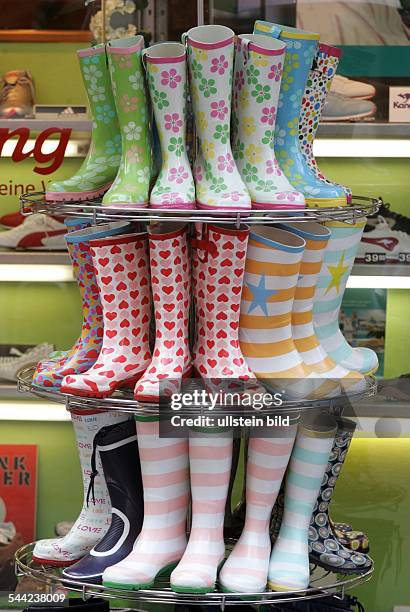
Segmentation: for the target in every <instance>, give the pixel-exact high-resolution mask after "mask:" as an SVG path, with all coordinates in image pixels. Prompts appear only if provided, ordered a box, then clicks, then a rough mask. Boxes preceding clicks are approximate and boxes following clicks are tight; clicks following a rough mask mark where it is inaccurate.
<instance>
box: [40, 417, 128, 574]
mask: <svg viewBox="0 0 410 612" xmlns="http://www.w3.org/2000/svg"><path fill="white" fill-rule="evenodd" d="M71 420H72V423H73V427H74V432H75V437H76V442H77V449H78V454H79V457H80V464H81V473H82V480H83V489H84V501H83V507H82V509H81V512H80V515H79V517H78V518H77V520H76V521H75V523H74V525H73V527H72V528H71V529H70V531H69V532H68V534H67V535H66V536H64V537H63V538H53V539H50V540H39V541H38V542H37V543H36V545H35V546H34V550H33V561H34V562H36V563H41V564H45V565H53V566H56V567H65V566H68V565H72V564H73V563H76V562H77V561H78V560H79V559H81V558H82V557H84V555H86V554H87V553H88V552H89V551H90V550H91V549H92V548H93V546H95V545H96V544H97V542H99V541H100V540H101V539H102V538H103V537H104V536H105V534H106V533H107V531H108V528H109V526H110V523H111V504H110V499H109V495H108V490H107V486H106V483H105V479H104V477H103V475H102V466H101V459H100V456H99V455H98V454H97V457H96V467H97V471H98V476H96V478H95V480H94V495H93V497H94V499H95V502H96V503H90V504H88V503H87V494H88V487H89V482H90V473H91V455H92V450H93V440H94V437H95V435H96V433H98V432H99V431H100V430H101V429H102V428H103V427H105V426H107V425H113V424H114V423H121V422H123V421H124V420H125V419H124V415H122V414H121V413H118V412H102V411H93V410H78V411H76V410H72V411H71Z"/></svg>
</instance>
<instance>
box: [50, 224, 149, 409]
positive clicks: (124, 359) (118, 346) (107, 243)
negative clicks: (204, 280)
mask: <svg viewBox="0 0 410 612" xmlns="http://www.w3.org/2000/svg"><path fill="white" fill-rule="evenodd" d="M102 243H103V244H102ZM113 245H116V246H117V247H118V248H120V251H121V252H120V253H119V254H116V255H115V256H114V257H113V256H112V254H111V253H110V249H111V247H112V246H113ZM147 247H148V240H147V235H146V234H130V235H129V236H127V239H125V238H124V237H113V238H110V239H106V240H103V241H98V242H97V241H96V244H93V242H91V255H92V259H93V264H94V269H95V271H96V279H97V284H98V286H99V289H100V295H101V306H102V312H103V319H104V334H103V338H102V347H101V350H100V352H99V355H98V358H97V360H96V361H95V363H94V364H93V365H92V367H90V368H89V369H88V370H86V371H83V373H78V372H75V373H74V374H72V373H71V375H70V376H69V377H66V378H64V380H63V382H62V385H61V391H62V392H63V393H71V394H72V395H80V396H90V397H108V396H110V395H112V393H113V392H114V391H115V389H117V388H119V387H121V386H131V385H132V387H133V386H134V384H135V382H136V380H138V378H139V377H140V376H141V374H142V373H143V372H144V371H145V369H146V367H147V365H148V364H149V362H150V359H151V352H150V349H149V342H148V331H149V330H148V327H149V314H150V301H149V285H148V283H146V284H145V286H142V283H141V279H142V278H143V277H144V276H148V274H149V264H148V248H147ZM107 259H108V263H106V260H107ZM118 262H120V263H121V266H123V268H124V270H123V271H119V272H114V268H115V267H116V266H117V264H118ZM136 268H137V269H138V270H139V272H138V276H137V278H135V279H134V280H131V279H130V277H129V273H130V272H133V271H135V269H136ZM107 275H109V276H112V282H111V283H110V285H109V286H108V287H107V286H106V285H105V284H104V282H103V278H105V277H106V276H107ZM137 287H138V289H137ZM131 294H133V295H134V296H135V297H132V295H131ZM112 295H114V296H115V298H114V300H113V299H112ZM131 339H132V340H131ZM135 346H139V347H140V351H139V352H137V353H135V352H134V351H133V348H134V347H135Z"/></svg>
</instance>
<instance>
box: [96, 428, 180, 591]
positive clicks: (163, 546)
mask: <svg viewBox="0 0 410 612" xmlns="http://www.w3.org/2000/svg"><path fill="white" fill-rule="evenodd" d="M136 421H137V437H138V448H139V455H140V461H141V474H142V483H143V486H144V523H143V525H142V530H141V533H140V535H139V536H138V538H137V541H136V543H135V545H134V549H133V551H132V552H131V553H130V554H129V555H128V557H126V558H125V559H123V561H120V563H117V564H116V565H112V566H111V567H108V568H107V569H106V570H105V572H104V574H103V584H104V586H106V587H114V588H121V589H132V590H139V589H145V588H149V587H151V586H152V585H153V584H154V581H155V578H156V577H157V576H159V575H160V574H165V573H168V572H169V571H170V570H171V569H173V568H174V567H175V566H176V565H177V563H178V561H179V560H180V559H181V557H182V555H183V554H184V551H185V548H186V543H187V540H186V517H187V510H188V502H189V475H188V440H186V439H181V438H163V437H160V436H159V421H150V420H143V417H142V418H137V419H136Z"/></svg>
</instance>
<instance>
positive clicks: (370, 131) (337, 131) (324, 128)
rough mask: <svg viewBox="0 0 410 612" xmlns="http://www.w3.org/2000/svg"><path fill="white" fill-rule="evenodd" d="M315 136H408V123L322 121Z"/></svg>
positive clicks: (409, 124)
mask: <svg viewBox="0 0 410 612" xmlns="http://www.w3.org/2000/svg"><path fill="white" fill-rule="evenodd" d="M317 138H319V139H320V138H347V139H348V138H410V123H388V122H382V121H367V122H364V121H362V122H359V121H356V122H353V121H344V122H340V123H339V122H335V121H332V122H325V121H323V122H321V123H320V125H319V129H318V132H317Z"/></svg>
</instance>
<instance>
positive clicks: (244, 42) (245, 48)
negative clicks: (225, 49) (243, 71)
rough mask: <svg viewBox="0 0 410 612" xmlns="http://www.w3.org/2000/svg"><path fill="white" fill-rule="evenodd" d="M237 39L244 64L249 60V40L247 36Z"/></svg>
mask: <svg viewBox="0 0 410 612" xmlns="http://www.w3.org/2000/svg"><path fill="white" fill-rule="evenodd" d="M238 40H239V45H240V48H241V51H242V55H243V63H244V65H245V66H246V64H247V63H248V61H249V45H250V44H251V41H250V40H249V39H247V38H239V39H238Z"/></svg>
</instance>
